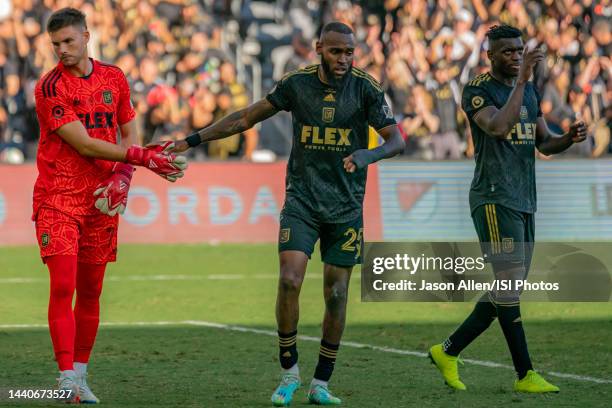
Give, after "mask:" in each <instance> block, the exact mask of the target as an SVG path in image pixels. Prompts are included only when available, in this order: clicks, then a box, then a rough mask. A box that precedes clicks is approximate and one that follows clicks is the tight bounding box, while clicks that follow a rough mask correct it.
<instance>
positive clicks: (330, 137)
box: [300, 125, 351, 146]
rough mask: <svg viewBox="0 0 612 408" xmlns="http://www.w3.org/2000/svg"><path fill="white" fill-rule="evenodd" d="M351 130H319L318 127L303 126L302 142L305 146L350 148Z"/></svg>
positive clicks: (333, 128) (330, 128)
mask: <svg viewBox="0 0 612 408" xmlns="http://www.w3.org/2000/svg"><path fill="white" fill-rule="evenodd" d="M350 133H351V129H340V128H335V127H326V128H323V129H321V128H319V127H318V126H308V125H304V126H302V135H301V137H300V141H301V142H302V143H305V144H313V145H325V146H350V145H351V141H350V140H349V134H350Z"/></svg>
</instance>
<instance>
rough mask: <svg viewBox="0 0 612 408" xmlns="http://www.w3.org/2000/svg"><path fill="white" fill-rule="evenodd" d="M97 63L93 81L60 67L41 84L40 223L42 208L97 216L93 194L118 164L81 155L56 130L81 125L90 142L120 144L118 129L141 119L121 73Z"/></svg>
mask: <svg viewBox="0 0 612 408" xmlns="http://www.w3.org/2000/svg"><path fill="white" fill-rule="evenodd" d="M91 61H92V64H93V70H92V72H91V74H89V75H88V76H85V77H77V76H74V75H73V74H71V73H70V72H69V71H68V70H67V69H66V68H65V67H64V65H63V64H62V63H61V62H60V63H59V64H58V65H57V66H56V67H55V68H54V69H53V70H51V71H50V72H48V73H47V74H45V75H44V76H43V77H42V78H41V79H40V81H39V82H38V83H37V84H36V90H35V97H36V115H37V116H38V122H39V124H40V141H39V144H38V154H37V158H36V160H37V166H38V178H37V180H36V184H35V185H34V202H33V206H34V218H35V216H36V213H37V212H38V209H39V208H40V207H41V206H44V207H50V208H54V209H56V210H59V211H62V212H64V213H67V214H72V215H88V214H94V213H96V212H97V210H96V209H95V207H94V197H93V192H94V190H95V187H96V186H97V185H98V183H100V182H102V181H104V180H105V179H106V178H108V177H109V176H110V172H111V168H112V165H113V163H112V162H109V161H106V160H100V159H93V158H89V157H84V156H81V155H80V154H79V153H78V152H77V151H76V150H75V149H74V148H73V147H72V146H70V145H69V144H68V143H66V142H64V140H63V139H62V138H61V137H60V136H59V135H58V134H57V133H56V130H57V129H58V128H60V127H62V126H63V125H65V124H67V123H70V122H73V121H77V120H79V121H81V123H82V124H83V126H85V129H87V133H88V134H89V136H90V137H93V138H96V139H102V140H105V141H107V142H111V143H117V135H118V132H117V129H118V126H120V125H123V124H125V123H127V122H129V121H131V120H132V119H133V118H134V116H135V112H134V109H133V107H132V104H131V102H130V88H129V85H128V83H127V79H126V78H125V75H124V74H123V72H122V71H121V69H119V68H117V67H116V66H114V65H108V64H104V63H102V62H99V61H96V60H93V59H92V60H91Z"/></svg>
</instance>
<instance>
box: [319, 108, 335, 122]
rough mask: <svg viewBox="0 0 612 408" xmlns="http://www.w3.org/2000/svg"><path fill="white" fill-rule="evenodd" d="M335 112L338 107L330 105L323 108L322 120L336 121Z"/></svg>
mask: <svg viewBox="0 0 612 408" xmlns="http://www.w3.org/2000/svg"><path fill="white" fill-rule="evenodd" d="M335 114H336V108H330V107H329V106H326V107H324V108H323V115H322V117H321V120H323V122H325V123H331V122H333V121H334V115H335Z"/></svg>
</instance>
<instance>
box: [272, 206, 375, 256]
mask: <svg viewBox="0 0 612 408" xmlns="http://www.w3.org/2000/svg"><path fill="white" fill-rule="evenodd" d="M319 239H320V240H321V259H322V260H323V262H325V263H327V264H330V265H336V266H347V267H348V266H354V265H356V264H360V263H361V251H362V245H363V215H362V214H360V215H359V216H358V217H357V218H354V219H353V220H351V221H348V222H343V223H337V224H336V223H323V222H317V221H315V220H314V219H311V218H309V217H304V216H300V215H296V214H294V213H286V212H285V211H282V212H281V215H280V231H279V234H278V252H282V251H301V252H304V253H305V254H306V255H308V258H310V256H311V255H312V252H313V250H314V246H315V244H316V242H317V240H319Z"/></svg>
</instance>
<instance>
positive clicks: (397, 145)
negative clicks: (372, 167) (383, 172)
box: [342, 125, 406, 173]
mask: <svg viewBox="0 0 612 408" xmlns="http://www.w3.org/2000/svg"><path fill="white" fill-rule="evenodd" d="M378 134H379V135H380V136H382V138H383V139H384V140H385V143H383V144H382V145H380V146H378V147H377V148H375V149H359V150H355V151H354V152H353V153H352V154H350V155H349V156H347V157H345V158H344V159H342V161H343V162H344V170H346V171H347V172H349V173H353V172H354V171H355V170H358V169H363V168H365V167H367V166H368V165H369V164H372V163H375V162H377V161H379V160H382V159H388V158H390V157H393V156H396V155H398V154H400V153H401V152H402V151H403V150H404V147H405V145H406V144H405V143H404V138H403V137H402V134H401V133H400V131H399V128H398V127H397V125H391V126H387V127H386V128H383V129H380V130H379V131H378Z"/></svg>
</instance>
